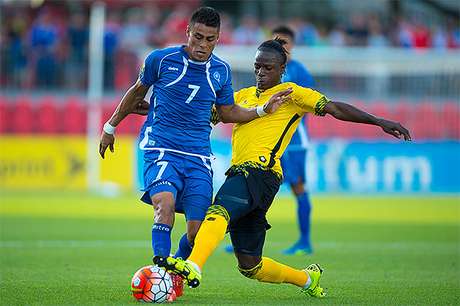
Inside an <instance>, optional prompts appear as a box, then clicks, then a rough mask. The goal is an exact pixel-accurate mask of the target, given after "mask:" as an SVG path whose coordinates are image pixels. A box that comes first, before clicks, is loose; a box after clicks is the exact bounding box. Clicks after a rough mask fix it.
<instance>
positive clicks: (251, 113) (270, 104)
mask: <svg viewBox="0 0 460 306" xmlns="http://www.w3.org/2000/svg"><path fill="white" fill-rule="evenodd" d="M291 93H292V89H291V88H289V89H286V90H283V91H280V92H277V93H276V94H274V95H273V96H271V97H270V99H269V100H268V101H267V103H265V104H264V105H263V106H258V107H253V108H244V107H241V106H239V105H237V104H231V105H216V110H217V114H218V115H219V119H220V121H221V122H223V123H245V122H249V121H251V120H254V119H256V118H259V117H263V116H265V115H267V114H272V113H274V112H275V111H276V110H277V109H278V108H279V107H280V106H281V105H282V104H283V103H284V102H286V101H288V100H289V97H288V96H289V95H290V94H291Z"/></svg>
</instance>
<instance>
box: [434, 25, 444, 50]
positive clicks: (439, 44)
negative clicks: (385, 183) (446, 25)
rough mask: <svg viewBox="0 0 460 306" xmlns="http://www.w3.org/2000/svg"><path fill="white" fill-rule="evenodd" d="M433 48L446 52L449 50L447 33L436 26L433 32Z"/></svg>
mask: <svg viewBox="0 0 460 306" xmlns="http://www.w3.org/2000/svg"><path fill="white" fill-rule="evenodd" d="M433 48H436V49H439V50H444V49H446V48H447V32H446V31H445V30H444V29H443V28H441V27H439V26H436V27H435V29H434V31H433Z"/></svg>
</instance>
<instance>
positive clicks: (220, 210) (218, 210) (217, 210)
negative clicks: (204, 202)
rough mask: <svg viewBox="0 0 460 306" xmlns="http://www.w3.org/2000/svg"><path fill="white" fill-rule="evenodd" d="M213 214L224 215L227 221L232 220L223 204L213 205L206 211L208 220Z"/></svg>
mask: <svg viewBox="0 0 460 306" xmlns="http://www.w3.org/2000/svg"><path fill="white" fill-rule="evenodd" d="M212 215H218V216H221V217H224V218H225V220H226V221H227V222H229V220H230V216H229V214H228V211H227V210H226V209H225V207H223V206H222V205H211V206H209V208H208V211H207V212H206V220H207V219H208V217H210V216H212Z"/></svg>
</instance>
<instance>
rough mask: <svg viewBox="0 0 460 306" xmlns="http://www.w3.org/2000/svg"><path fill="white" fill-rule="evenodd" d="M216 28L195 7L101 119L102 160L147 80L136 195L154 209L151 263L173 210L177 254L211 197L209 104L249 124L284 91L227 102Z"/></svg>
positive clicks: (187, 246) (140, 102)
mask: <svg viewBox="0 0 460 306" xmlns="http://www.w3.org/2000/svg"><path fill="white" fill-rule="evenodd" d="M219 30H220V16H219V14H218V13H217V11H215V10H214V9H213V8H209V7H201V8H199V9H197V10H196V11H195V12H194V13H193V15H192V17H191V19H190V22H189V25H188V27H187V30H186V35H187V39H188V40H187V44H186V45H183V46H177V47H171V48H166V49H161V50H155V51H153V52H151V53H150V54H149V55H148V56H147V58H146V59H145V62H144V65H143V67H142V69H141V72H140V75H139V79H138V80H137V82H136V83H135V84H134V85H133V86H132V87H131V88H129V89H128V91H127V92H126V94H125V95H124V97H123V98H122V100H121V102H120V104H119V105H118V107H117V108H116V110H115V112H114V113H113V115H112V117H111V118H110V119H109V121H107V122H106V123H105V124H104V128H103V133H102V136H101V141H100V146H99V153H100V155H101V156H102V158H104V154H105V151H106V149H107V148H110V150H111V151H112V152H113V151H114V141H115V138H114V132H115V127H116V126H117V125H118V124H119V123H120V122H121V121H122V120H123V119H124V118H125V117H126V116H127V115H128V114H129V113H132V112H139V113H142V108H143V107H144V106H145V103H144V97H145V95H146V94H147V91H148V90H149V88H150V87H152V86H153V94H152V98H151V99H150V104H149V109H148V115H147V119H146V121H145V123H144V126H143V127H142V130H141V133H140V138H141V140H140V143H139V146H140V148H141V149H142V150H144V151H145V154H144V182H145V183H144V184H145V186H144V188H143V191H144V192H145V193H144V195H143V196H142V201H144V202H146V203H148V204H151V205H153V208H154V224H153V227H152V248H153V253H154V258H153V261H154V263H155V264H157V265H159V266H164V265H167V264H168V263H167V258H168V256H169V255H170V251H171V229H172V226H173V224H174V217H175V216H174V214H175V212H180V213H184V214H185V218H186V220H187V233H186V234H184V236H183V237H182V238H181V240H180V242H179V248H178V251H177V253H176V256H177V257H181V258H184V259H185V258H187V257H188V256H189V254H190V252H191V249H192V245H193V241H194V238H195V235H196V233H197V231H198V229H199V227H200V225H201V222H202V220H203V219H204V216H205V214H206V211H207V209H208V207H209V206H210V204H211V203H212V169H211V158H212V157H211V156H212V155H211V148H210V139H209V137H210V131H211V125H210V115H211V108H212V106H213V105H215V107H216V109H217V112H218V114H219V117H220V118H221V119H222V120H223V121H224V122H249V121H251V120H253V119H255V118H259V117H261V116H264V115H266V114H267V113H272V112H274V111H276V109H277V108H278V107H279V106H280V105H281V104H282V102H283V96H284V95H286V94H289V93H290V91H289V90H286V91H285V92H281V93H278V94H276V95H273V97H272V98H271V99H270V101H269V102H267V103H266V104H265V105H264V106H262V107H261V106H259V107H255V108H250V109H247V108H242V107H240V106H237V105H235V104H234V98H233V89H232V77H231V71H230V67H229V65H228V64H227V63H225V62H224V61H223V60H221V59H220V58H218V57H217V56H216V55H214V54H213V53H212V52H213V50H214V47H215V46H216V44H217V41H218V40H219Z"/></svg>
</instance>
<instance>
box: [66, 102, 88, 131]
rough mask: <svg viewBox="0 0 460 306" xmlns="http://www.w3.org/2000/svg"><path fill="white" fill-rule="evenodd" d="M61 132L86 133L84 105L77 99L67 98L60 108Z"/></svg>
mask: <svg viewBox="0 0 460 306" xmlns="http://www.w3.org/2000/svg"><path fill="white" fill-rule="evenodd" d="M62 131H63V132H64V133H66V134H83V133H85V131H86V104H85V103H84V101H82V100H81V99H80V98H78V97H69V98H68V99H67V101H66V102H65V103H64V106H63V108H62Z"/></svg>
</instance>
